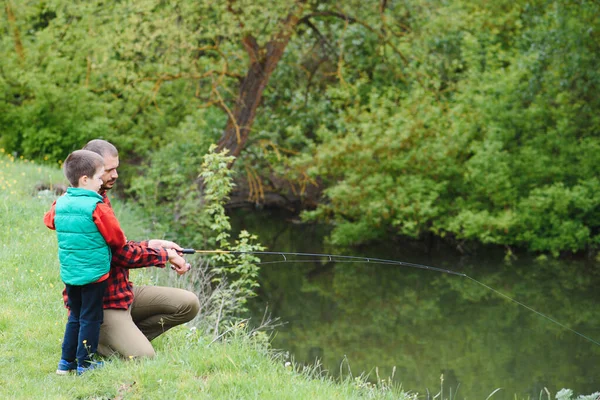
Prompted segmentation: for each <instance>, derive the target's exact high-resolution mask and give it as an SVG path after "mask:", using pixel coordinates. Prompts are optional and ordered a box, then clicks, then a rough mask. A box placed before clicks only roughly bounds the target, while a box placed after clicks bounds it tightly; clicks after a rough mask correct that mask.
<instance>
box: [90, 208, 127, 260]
mask: <svg viewBox="0 0 600 400" xmlns="http://www.w3.org/2000/svg"><path fill="white" fill-rule="evenodd" d="M92 219H93V220H94V223H95V224H96V226H97V227H98V231H100V234H101V235H102V236H103V237H104V240H106V243H108V245H109V246H110V248H111V249H113V250H114V249H117V248H119V247H123V246H124V245H125V243H126V242H127V239H126V238H125V234H124V233H123V230H122V229H121V225H119V221H118V220H117V217H115V214H114V212H113V211H112V209H111V208H110V206H108V205H106V204H105V203H98V205H97V206H96V209H95V210H94V212H93V213H92Z"/></svg>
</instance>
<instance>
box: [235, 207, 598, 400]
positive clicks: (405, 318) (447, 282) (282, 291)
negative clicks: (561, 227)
mask: <svg viewBox="0 0 600 400" xmlns="http://www.w3.org/2000/svg"><path fill="white" fill-rule="evenodd" d="M232 222H233V223H234V226H236V227H237V228H238V229H247V230H248V231H250V232H252V233H255V234H258V235H259V237H260V240H261V242H262V243H263V244H265V245H266V246H268V248H269V250H273V251H291V252H311V253H320V252H331V253H334V254H348V255H356V256H367V257H379V258H388V259H395V260H402V261H407V262H413V263H419V264H425V265H431V266H434V267H440V268H445V269H450V270H454V271H457V272H462V273H465V274H467V275H468V276H471V277H473V278H474V279H477V280H478V281H481V282H483V283H485V284H486V285H489V286H490V287H492V288H494V289H496V290H498V291H500V292H502V293H504V294H506V295H508V296H510V297H512V298H515V299H518V300H519V301H521V302H523V303H524V304H527V305H528V306H530V307H532V308H533V309H535V310H537V311H539V312H541V313H544V314H547V315H549V316H551V317H552V318H554V319H556V320H557V321H560V322H562V323H564V324H565V325H567V326H568V327H569V328H572V329H575V330H577V331H579V332H581V333H583V334H585V335H587V336H589V337H591V338H593V339H594V340H596V341H598V340H600V311H599V308H598V300H599V299H600V295H599V294H598V290H597V287H598V284H599V283H600V272H599V270H600V269H599V268H598V265H597V264H594V263H591V262H586V261H568V262H567V261H554V260H553V261H549V262H546V263H537V262H534V261H532V260H530V259H527V260H525V259H522V258H521V259H520V260H517V261H516V262H514V263H512V264H511V265H506V264H505V263H504V262H503V255H502V254H501V253H499V254H489V253H488V254H486V255H484V256H478V257H471V258H460V257H459V256H458V255H457V254H455V253H454V252H452V251H450V250H448V249H442V248H435V249H433V250H431V251H430V252H428V253H425V252H423V251H416V250H414V249H410V248H408V247H407V246H403V245H399V244H397V243H391V242H390V244H389V245H388V246H389V247H382V246H379V247H377V248H375V247H365V248H361V249H360V250H357V249H353V250H348V249H345V250H339V249H334V248H326V247H324V244H323V237H324V235H325V233H326V232H325V231H324V228H323V227H319V226H315V225H301V224H293V223H290V222H289V221H286V220H285V218H284V217H283V216H282V215H281V214H273V213H268V212H260V213H259V212H256V211H254V212H248V211H245V212H244V211H240V212H238V213H236V215H234V216H233V217H232ZM276 259H277V258H273V257H272V258H270V259H268V258H267V257H263V261H275V260H276ZM260 284H261V289H260V293H259V297H258V298H257V299H255V300H254V301H253V302H252V303H251V307H252V311H253V313H254V314H255V315H257V318H256V319H260V318H259V317H258V315H260V316H262V313H263V311H264V308H265V306H266V305H267V304H268V306H269V309H270V310H271V312H272V314H273V316H276V317H281V319H282V320H283V321H286V322H287V325H285V326H283V327H281V328H279V329H278V332H277V334H276V335H275V337H274V339H273V346H274V347H275V348H279V349H283V350H287V351H289V352H290V354H291V355H292V356H293V357H294V359H295V360H296V361H299V362H303V363H312V362H314V361H315V360H316V359H318V360H320V361H321V363H322V365H323V366H324V368H326V369H327V370H328V371H329V372H330V373H331V374H332V375H339V374H340V371H342V373H343V374H348V369H350V370H351V372H352V374H353V375H354V376H357V375H359V374H361V373H362V372H365V373H367V374H370V377H371V378H372V379H375V368H376V367H377V368H378V371H379V376H380V377H381V378H387V377H389V376H390V375H391V373H392V369H393V367H394V366H395V367H396V373H395V379H396V380H397V381H398V382H400V383H402V385H403V388H404V389H405V390H412V391H416V392H419V393H425V392H426V391H427V390H428V391H429V392H430V393H432V394H435V393H438V392H439V390H440V388H441V382H440V376H441V375H442V374H443V376H444V382H443V386H444V392H445V393H446V396H447V395H448V394H449V391H450V390H452V393H454V391H455V390H456V389H457V388H458V393H459V394H458V397H459V398H486V397H487V395H489V394H490V393H491V392H492V391H493V390H495V389H496V388H499V387H501V388H502V391H500V392H498V393H496V394H495V395H494V397H493V398H494V399H513V398H515V394H517V396H518V397H527V396H530V397H532V398H537V397H539V394H540V391H542V390H544V388H548V390H550V391H551V393H556V392H557V391H558V390H560V389H561V388H563V387H566V388H571V389H573V390H574V391H575V393H582V394H589V393H592V392H593V391H597V390H599V389H600V382H598V381H595V379H597V377H598V376H599V375H600V368H598V367H597V365H598V359H599V357H600V346H597V345H596V344H594V343H591V342H589V341H586V340H585V339H583V338H581V337H579V336H577V335H576V334H574V333H572V332H570V331H568V330H565V329H563V328H561V327H559V326H557V325H555V324H553V323H552V322H550V321H548V320H547V319H544V318H542V317H540V316H539V315H536V314H535V313H533V312H531V311H529V310H527V309H525V308H523V307H520V306H518V305H516V304H514V303H512V302H510V301H507V300H506V299H504V298H503V297H501V296H499V295H497V294H495V293H493V292H492V291H490V290H488V289H486V288H485V287H482V286H480V285H477V284H476V283H474V282H473V281H471V280H469V279H468V278H464V277H460V276H456V275H449V274H443V273H439V272H432V271H427V270H420V269H414V268H406V267H399V266H396V265H373V264H366V263H333V262H330V261H329V260H326V259H324V260H316V261H314V262H311V263H297V264H296V263H285V264H277V263H276V264H268V265H265V266H263V267H262V271H261V278H260ZM459 385H460V386H459ZM452 397H454V396H452Z"/></svg>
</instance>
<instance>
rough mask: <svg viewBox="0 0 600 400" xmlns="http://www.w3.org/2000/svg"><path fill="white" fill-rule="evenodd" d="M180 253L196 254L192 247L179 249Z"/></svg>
mask: <svg viewBox="0 0 600 400" xmlns="http://www.w3.org/2000/svg"><path fill="white" fill-rule="evenodd" d="M180 253H182V254H196V250H194V249H183V250H181V252H180Z"/></svg>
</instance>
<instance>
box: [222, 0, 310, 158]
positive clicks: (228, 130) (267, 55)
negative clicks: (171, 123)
mask: <svg viewBox="0 0 600 400" xmlns="http://www.w3.org/2000/svg"><path fill="white" fill-rule="evenodd" d="M298 8H299V10H298V11H297V12H296V13H295V14H290V15H288V16H287V18H286V19H285V21H284V22H283V27H282V29H281V30H280V31H279V32H278V33H277V34H276V35H275V36H274V37H273V38H272V39H271V40H270V41H269V42H268V43H267V44H266V46H265V47H264V48H260V47H259V46H258V43H257V42H256V39H255V38H254V37H253V36H251V35H248V36H246V37H244V39H243V45H244V48H245V49H246V51H247V52H248V55H249V57H250V67H249V68H248V72H247V74H246V76H245V77H244V80H243V81H242V83H241V85H240V90H239V93H238V96H237V99H236V102H235V107H234V109H233V111H232V112H231V113H230V115H229V120H228V121H227V125H226V126H225V131H224V132H223V135H222V136H221V139H219V143H218V150H219V151H221V150H223V149H228V150H229V154H231V155H233V156H235V157H237V156H239V154H240V152H241V151H242V149H243V148H244V145H245V144H246V142H247V140H248V135H249V134H250V130H251V129H252V124H253V123H254V117H255V116H256V109H257V108H258V105H259V104H260V101H261V99H262V95H263V92H264V90H265V88H266V86H267V84H268V82H269V78H270V77H271V74H272V73H273V71H274V70H275V67H277V63H278V62H279V60H280V59H281V56H282V55H283V52H284V50H285V48H286V46H287V44H288V42H289V40H290V37H291V35H292V33H293V31H294V28H295V27H296V25H297V24H298V21H299V18H298V15H300V13H301V12H302V7H298Z"/></svg>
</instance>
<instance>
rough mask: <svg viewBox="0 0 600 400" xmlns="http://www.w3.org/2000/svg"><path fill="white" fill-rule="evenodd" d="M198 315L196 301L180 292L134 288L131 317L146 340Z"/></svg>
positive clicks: (157, 287) (189, 294)
mask: <svg viewBox="0 0 600 400" xmlns="http://www.w3.org/2000/svg"><path fill="white" fill-rule="evenodd" d="M198 311H200V302H199V301H198V297H197V296H196V295H195V294H194V293H192V292H190V291H188V290H183V289H177V288H171V287H162V286H139V287H137V286H134V288H133V304H132V305H131V317H132V319H133V321H134V322H135V324H136V325H137V326H138V327H139V329H140V330H141V331H142V332H143V333H144V335H146V337H147V338H148V340H152V339H154V338H155V337H157V336H159V335H161V334H162V333H164V332H166V331H167V330H169V329H171V328H173V327H174V326H177V325H181V324H183V323H186V322H188V321H191V320H192V319H194V317H195V316H196V315H197V314H198Z"/></svg>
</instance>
